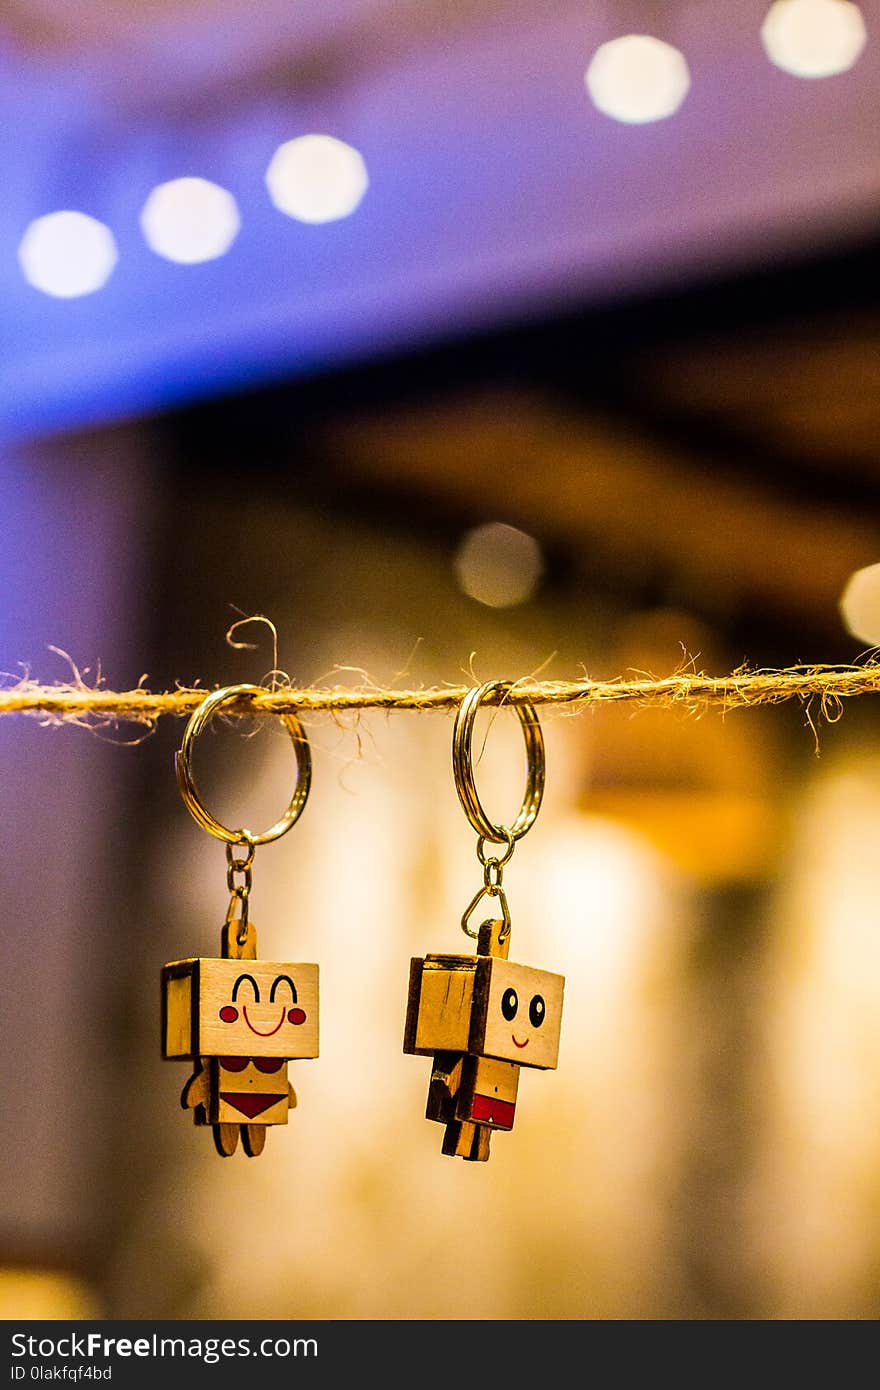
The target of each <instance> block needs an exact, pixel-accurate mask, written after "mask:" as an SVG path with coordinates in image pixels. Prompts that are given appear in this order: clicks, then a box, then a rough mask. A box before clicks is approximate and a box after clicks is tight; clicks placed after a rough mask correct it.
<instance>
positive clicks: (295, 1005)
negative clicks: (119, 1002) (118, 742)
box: [162, 685, 318, 1158]
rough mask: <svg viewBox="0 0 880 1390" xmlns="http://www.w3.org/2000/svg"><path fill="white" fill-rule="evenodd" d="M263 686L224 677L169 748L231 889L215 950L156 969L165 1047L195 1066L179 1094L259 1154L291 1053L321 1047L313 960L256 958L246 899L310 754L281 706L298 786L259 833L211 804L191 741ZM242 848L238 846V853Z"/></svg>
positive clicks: (279, 1109)
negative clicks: (201, 788)
mask: <svg viewBox="0 0 880 1390" xmlns="http://www.w3.org/2000/svg"><path fill="white" fill-rule="evenodd" d="M268 693H269V692H268V691H266V690H264V689H263V688H262V687H260V686H257V685H228V686H223V687H221V688H220V689H219V690H214V691H212V692H211V693H210V694H209V695H206V696H205V698H204V700H202V702H201V703H200V704H199V705H198V706H197V707H196V709H195V710H194V711H193V713H192V715H191V716H190V719H189V722H188V723H187V726H186V729H185V730H184V734H183V740H182V742H181V745H180V748H179V750H178V752H177V753H176V754H175V759H174V766H175V773H176V776H177V785H178V788H179V790H180V794H181V796H182V797H183V800H184V803H185V805H186V806H187V808H188V810H189V811H190V813H191V815H192V816H193V819H194V820H195V821H197V823H198V824H199V825H200V826H201V827H202V829H203V830H207V831H208V833H209V834H211V835H213V836H214V838H215V839H217V840H222V841H223V842H224V843H225V845H226V886H227V888H228V889H229V892H230V898H229V907H228V909H227V913H226V921H225V922H224V924H223V930H222V933H221V936H220V949H221V953H222V954H221V955H220V957H219V958H216V957H213V956H211V957H204V956H196V957H189V958H188V959H186V960H172V961H169V962H168V964H167V965H165V966H164V967H163V969H162V1056H163V1057H167V1058H182V1057H188V1058H189V1059H190V1060H191V1061H193V1062H195V1064H196V1069H195V1072H194V1073H193V1075H192V1076H191V1077H190V1079H189V1081H188V1082H187V1083H186V1085H185V1086H184V1088H183V1094H182V1096H181V1098H180V1103H181V1105H182V1106H183V1107H184V1109H186V1110H192V1112H193V1118H194V1120H195V1122H196V1124H197V1125H210V1126H211V1127H212V1129H213V1131H214V1143H215V1145H216V1147H217V1151H218V1153H220V1154H222V1155H223V1157H224V1158H228V1157H229V1155H230V1154H233V1153H235V1150H236V1148H237V1147H238V1139H239V1134H240V1135H241V1141H242V1147H243V1148H244V1151H245V1153H246V1154H247V1155H248V1157H249V1158H254V1157H255V1156H256V1155H257V1154H259V1153H262V1151H263V1146H264V1144H265V1142H266V1130H267V1128H268V1126H269V1125H286V1124H287V1112H288V1110H290V1109H292V1107H293V1106H294V1105H296V1093H295V1091H294V1089H293V1087H292V1086H291V1085H290V1083H289V1081H288V1080H287V1063H288V1061H289V1060H290V1059H291V1058H294V1057H295V1058H299V1057H317V1055H318V967H317V965H302V964H293V963H291V962H290V961H275V960H258V959H257V933H256V928H255V927H254V924H253V922H251V920H250V911H249V907H248V903H249V900H250V892H251V869H252V865H253V862H254V855H255V854H256V850H257V846H258V845H265V844H268V843H269V842H270V841H272V840H278V839H280V837H281V836H282V835H286V834H287V831H288V830H289V829H290V827H291V826H292V825H294V824H295V823H296V821H297V820H298V819H299V817H300V816H301V814H302V811H303V808H304V806H305V804H306V800H307V798H308V795H309V787H310V786H311V778H312V758H311V753H310V751H309V741H308V738H307V737H306V733H305V730H304V729H303V727H302V724H301V723H300V721H299V719H298V717H297V715H296V714H294V713H292V712H288V713H285V714H282V715H280V716H279V717H280V719H281V722H282V723H283V724H284V725H285V727H286V728H287V732H288V733H289V734H290V737H291V741H292V743H293V748H294V753H295V755H296V768H297V775H296V785H295V787H294V790H293V796H292V797H291V799H290V802H289V804H288V806H287V809H286V811H285V812H284V814H283V815H282V816H281V817H280V818H279V819H278V820H277V821H276V822H275V824H274V825H271V826H270V827H269V829H268V830H264V831H263V832H262V834H260V835H255V834H254V833H253V832H252V831H250V830H245V829H232V828H230V827H229V826H227V825H224V824H223V823H222V822H221V821H219V820H217V818H216V817H215V816H213V815H212V814H211V812H210V811H209V810H208V809H207V807H206V806H205V804H204V802H203V801H202V799H201V797H200V795H199V792H198V789H197V787H196V781H195V775H194V772H193V745H194V743H195V740H196V738H197V737H198V736H199V734H200V733H202V732H203V730H204V729H205V727H206V725H207V724H208V722H209V720H210V719H211V718H212V716H213V715H214V713H215V712H216V711H217V710H219V709H220V708H221V707H222V706H223V705H228V706H229V707H230V709H231V710H235V709H236V708H237V707H238V706H239V705H240V704H241V702H244V705H245V708H247V706H248V705H253V704H254V703H255V702H256V701H258V700H260V699H261V698H262V697H263V696H265V695H267V694H268ZM236 851H238V853H236Z"/></svg>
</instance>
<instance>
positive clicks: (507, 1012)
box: [501, 989, 519, 1023]
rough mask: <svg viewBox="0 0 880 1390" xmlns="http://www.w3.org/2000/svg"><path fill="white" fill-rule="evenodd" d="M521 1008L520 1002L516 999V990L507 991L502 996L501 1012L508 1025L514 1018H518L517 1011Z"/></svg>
mask: <svg viewBox="0 0 880 1390" xmlns="http://www.w3.org/2000/svg"><path fill="white" fill-rule="evenodd" d="M518 1007H519V1000H518V999H517V997H516V990H515V989H506V990H505V991H504V993H503V995H502V996H501V1012H502V1013H503V1014H504V1017H505V1018H506V1019H507V1021H508V1023H509V1022H510V1020H511V1019H512V1018H516V1011H517V1008H518Z"/></svg>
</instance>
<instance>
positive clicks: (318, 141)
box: [266, 135, 370, 222]
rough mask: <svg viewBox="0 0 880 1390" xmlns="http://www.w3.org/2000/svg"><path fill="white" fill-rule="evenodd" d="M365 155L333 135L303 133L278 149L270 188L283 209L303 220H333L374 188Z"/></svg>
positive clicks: (270, 170) (350, 210)
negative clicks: (369, 189)
mask: <svg viewBox="0 0 880 1390" xmlns="http://www.w3.org/2000/svg"><path fill="white" fill-rule="evenodd" d="M369 182H370V181H369V177H368V175H367V168H366V165H365V163H364V159H363V156H362V155H361V154H360V153H359V151H358V150H356V149H354V148H353V147H352V146H351V145H347V144H346V143H345V141H344V140H337V139H336V138H335V137H334V136H332V135H300V136H297V138H296V139H295V140H288V141H286V142H285V143H284V144H283V145H280V146H279V148H278V149H277V150H276V151H275V153H274V155H273V156H272V159H271V162H270V164H269V167H268V169H267V170H266V187H267V188H268V190H269V196H270V198H271V199H272V202H273V203H274V204H275V207H276V208H278V210H279V212H283V213H286V215H287V216H288V217H295V218H296V219H297V221H299V222H334V221H336V220H338V219H339V218H341V217H348V216H349V215H350V214H351V213H353V212H354V211H355V209H356V208H357V207H358V206H359V205H360V202H361V200H362V198H363V196H364V194H365V193H366V191H367V188H368V187H369Z"/></svg>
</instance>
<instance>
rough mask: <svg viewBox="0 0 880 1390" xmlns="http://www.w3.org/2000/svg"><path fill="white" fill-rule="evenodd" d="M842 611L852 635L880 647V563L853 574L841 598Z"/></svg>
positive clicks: (844, 620)
mask: <svg viewBox="0 0 880 1390" xmlns="http://www.w3.org/2000/svg"><path fill="white" fill-rule="evenodd" d="M840 614H841V617H842V618H843V622H844V626H845V627H846V630H847V632H849V633H850V635H851V636H853V637H857V638H858V640H859V641H860V642H866V643H867V644H868V646H870V647H877V646H880V564H876V565H866V566H865V567H864V569H859V570H856V571H855V573H854V574H851V575H850V577H849V579H848V580H847V582H846V585H845V586H844V590H843V593H842V594H841V597H840Z"/></svg>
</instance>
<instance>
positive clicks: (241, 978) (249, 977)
mask: <svg viewBox="0 0 880 1390" xmlns="http://www.w3.org/2000/svg"><path fill="white" fill-rule="evenodd" d="M245 980H249V981H250V985H251V989H252V990H253V991H254V1003H255V1004H259V1002H260V986H259V985H258V984H257V982H256V980H255V979H254V977H253V975H239V977H238V979H237V980H236V982H235V984H234V985H233V986H232V1001H233V1003H234V1002H235V1000H236V999H237V998H238V991H239V987H240V986H241V985H242V984H243V983H244V981H245Z"/></svg>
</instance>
